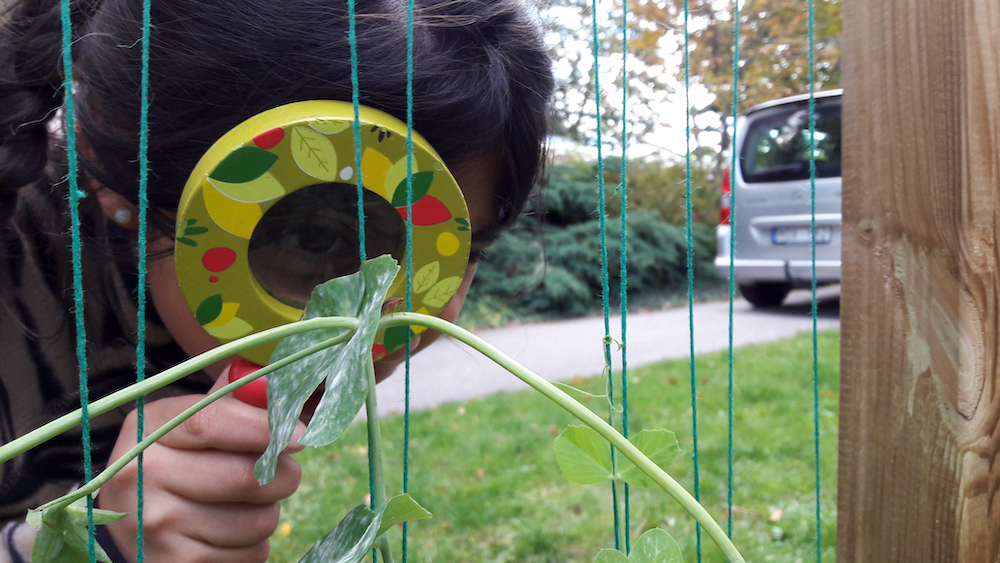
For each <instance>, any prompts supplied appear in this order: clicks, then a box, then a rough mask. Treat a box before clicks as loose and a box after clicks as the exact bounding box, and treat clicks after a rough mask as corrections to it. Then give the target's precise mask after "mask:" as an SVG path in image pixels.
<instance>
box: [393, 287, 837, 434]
mask: <svg viewBox="0 0 1000 563" xmlns="http://www.w3.org/2000/svg"><path fill="white" fill-rule="evenodd" d="M819 297H820V306H819V310H820V314H819V319H818V327H819V329H820V330H825V329H828V328H834V327H837V326H839V325H840V320H839V305H840V288H839V286H838V287H831V288H823V289H821V290H820V292H819ZM809 299H810V294H809V292H808V291H796V292H793V293H792V295H790V296H789V298H788V300H787V301H786V304H785V305H784V306H783V307H781V308H780V309H777V310H772V311H759V310H755V309H753V308H752V307H751V306H750V304H749V303H747V302H746V301H744V300H742V299H738V300H737V301H736V302H735V304H734V310H733V325H734V328H733V345H734V346H737V347H738V346H744V345H747V344H754V343H761V342H770V341H773V340H780V339H783V338H788V337H791V336H793V335H795V334H797V333H799V332H803V331H811V330H812V316H811V315H810V306H809ZM694 328H695V337H694V341H695V347H694V348H695V353H696V354H701V353H705V352H715V351H719V350H725V349H727V348H728V346H729V302H728V301H723V302H710V303H702V304H698V305H696V306H695V307H694ZM611 333H612V335H613V336H614V338H615V339H618V340H620V339H621V336H620V334H621V319H620V318H619V317H614V318H612V319H611ZM478 334H479V336H481V337H482V338H483V339H485V340H486V341H488V342H490V343H492V344H493V345H494V346H496V347H497V348H499V349H500V350H502V351H503V352H505V353H507V354H509V355H510V356H512V357H513V358H514V359H516V360H517V361H519V362H521V363H522V364H524V365H525V366H527V367H528V368H530V369H531V370H533V371H534V372H535V373H538V374H539V375H541V376H543V377H545V378H547V379H549V380H550V381H565V380H569V379H572V378H574V377H577V376H581V377H590V376H593V375H597V374H599V373H600V372H601V370H602V369H603V367H604V349H603V346H602V344H601V342H602V338H603V337H604V319H603V317H588V318H583V319H573V320H568V321H560V322H550V323H539V324H525V325H515V326H509V327H506V328H501V329H494V330H486V331H482V332H479V333H478ZM688 335H689V322H688V309H687V308H686V307H681V308H679V309H668V310H663V311H652V312H646V313H630V314H629V315H628V351H629V353H628V364H629V367H638V366H641V365H644V364H649V363H654V362H658V361H661V360H666V359H676V358H687V357H688V356H689V350H690V343H689V338H688ZM615 355H617V356H618V357H617V358H616V359H615V368H616V369H618V368H620V363H621V354H620V353H618V354H613V356H615ZM410 369H411V390H410V408H411V409H413V410H420V409H426V408H430V407H433V406H435V405H439V404H443V403H448V402H453V401H462V400H467V399H471V398H474V397H481V396H485V395H489V394H492V393H495V392H497V391H505V390H521V389H527V388H528V386H527V385H526V384H525V383H523V382H521V380H520V379H517V378H516V377H514V376H513V375H511V374H510V373H508V372H507V371H506V370H504V369H503V368H500V367H499V366H497V365H496V364H494V363H493V362H492V361H490V360H488V359H486V358H485V357H483V356H481V355H480V354H479V353H478V352H474V351H473V350H471V349H469V348H468V347H466V346H465V345H464V344H461V343H459V342H456V341H455V340H452V339H450V338H442V339H440V340H439V341H438V342H436V343H434V345H432V346H430V347H429V348H427V349H426V350H424V351H423V352H421V353H420V354H418V355H416V356H414V357H413V360H412V364H411V368H410ZM404 379H405V378H404V377H403V371H402V367H400V370H399V371H398V372H397V373H396V374H395V375H393V376H392V377H390V378H389V379H387V380H386V381H384V382H382V383H380V384H379V412H380V413H382V414H387V413H397V412H402V411H403V407H404V397H405V391H404Z"/></svg>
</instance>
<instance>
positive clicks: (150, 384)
mask: <svg viewBox="0 0 1000 563" xmlns="http://www.w3.org/2000/svg"><path fill="white" fill-rule="evenodd" d="M359 324H360V323H359V321H358V319H355V318H350V317H322V318H316V319H309V320H306V321H299V322H295V323H290V324H287V325H282V326H279V327H275V328H272V329H268V330H265V331H261V332H259V333H257V334H253V335H251V336H247V337H245V338H241V339H239V340H237V341H234V342H230V343H228V344H223V345H222V346H219V347H218V348H213V349H212V350H209V351H208V352H205V353H204V354H200V355H198V356H195V357H194V358H191V359H190V360H187V361H185V362H182V363H180V364H177V365H176V366H174V367H172V368H170V369H168V370H166V371H163V372H162V373H159V374H157V375H155V376H153V377H150V378H148V379H146V380H144V381H142V382H141V383H135V384H132V385H129V386H128V387H126V388H124V389H122V390H120V391H116V392H115V393H112V394H110V395H108V396H107V397H104V398H103V399H100V400H98V401H94V402H93V403H90V405H89V409H88V414H89V416H90V418H94V417H96V416H99V415H102V414H104V413H106V412H108V411H111V410H114V409H116V408H118V407H120V406H122V405H124V404H126V403H129V402H131V401H134V400H136V399H138V398H139V397H142V396H144V395H147V394H149V393H151V392H153V391H156V390H157V389H159V388H161V387H164V386H166V385H169V384H171V383H173V382H175V381H177V380H178V379H181V378H184V377H186V376H188V375H191V374H192V373H194V372H196V371H198V370H200V369H203V368H205V367H207V366H209V365H211V364H214V363H215V362H217V361H219V360H223V359H226V358H228V357H230V356H232V355H233V354H237V353H239V352H241V351H243V350H246V349H248V348H253V347H254V346H259V345H260V344H264V343H266V342H270V341H272V340H277V339H279V338H284V337H286V336H289V335H292V334H298V333H301V332H307V331H310V330H317V329H323V328H327V329H328V328H343V329H348V330H349V331H352V332H353V331H355V330H357V328H358V325H359ZM347 334H351V333H347ZM82 420H83V411H82V409H77V410H75V411H73V412H71V413H69V414H67V415H64V416H61V417H59V418H57V419H55V420H53V421H52V422H49V423H48V424H46V425H44V426H42V427H40V428H37V429H35V430H33V431H31V432H29V433H27V434H25V435H24V436H21V437H20V438H17V439H15V440H12V441H10V442H7V443H6V444H4V445H2V446H0V463H3V462H5V461H7V460H9V459H11V458H13V457H14V456H17V455H19V454H22V453H24V452H26V451H28V450H30V449H31V448H33V447H35V446H38V445H39V444H43V443H45V442H46V441H48V440H51V439H52V438H54V437H56V436H58V435H59V434H62V433H63V432H65V431H67V430H70V429H72V428H75V427H76V426H78V425H79V424H80V423H81V422H82Z"/></svg>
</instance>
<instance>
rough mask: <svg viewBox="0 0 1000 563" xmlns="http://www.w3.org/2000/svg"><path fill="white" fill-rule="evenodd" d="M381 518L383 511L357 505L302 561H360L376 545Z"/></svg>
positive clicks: (300, 561)
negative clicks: (379, 511)
mask: <svg viewBox="0 0 1000 563" xmlns="http://www.w3.org/2000/svg"><path fill="white" fill-rule="evenodd" d="M381 521H382V513H375V512H374V511H372V510H371V509H370V508H368V507H367V506H364V505H361V506H357V507H355V508H354V510H352V511H351V512H349V513H348V514H347V516H345V517H344V519H343V520H341V521H340V523H339V524H337V527H336V528H334V529H333V531H332V532H330V533H329V534H327V535H326V536H325V537H323V538H322V539H320V540H319V541H318V542H316V543H315V544H314V545H313V546H312V548H311V549H310V550H309V551H308V553H306V554H305V555H304V556H303V557H302V559H300V560H299V563H358V562H359V561H361V560H362V559H364V558H365V556H366V555H368V554H369V553H370V552H371V549H372V546H373V545H375V539H376V538H377V537H378V534H377V532H378V529H379V525H380V523H381Z"/></svg>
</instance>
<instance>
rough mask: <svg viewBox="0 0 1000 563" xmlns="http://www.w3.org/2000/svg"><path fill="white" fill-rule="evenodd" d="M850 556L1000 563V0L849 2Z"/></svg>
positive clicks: (845, 545) (844, 375) (844, 337)
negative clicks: (999, 370) (998, 243)
mask: <svg viewBox="0 0 1000 563" xmlns="http://www.w3.org/2000/svg"><path fill="white" fill-rule="evenodd" d="M843 39H844V87H845V95H844V191H843V194H844V196H843V214H844V221H843V244H844V250H843V284H842V297H841V323H842V324H841V327H842V329H841V330H842V332H841V411H840V413H841V415H840V418H841V426H840V461H839V463H840V469H839V484H838V540H837V554H838V560H839V561H842V562H878V563H882V562H896V561H899V562H907V563H914V562H927V563H948V562H953V561H957V562H962V563H973V562H975V563H978V562H984V563H997V562H1000V463H998V462H1000V457H998V456H1000V372H998V369H1000V364H998V336H1000V273H998V272H1000V252H998V248H997V232H998V228H1000V2H998V1H997V0H961V1H959V0H851V1H850V2H845V6H844V37H843Z"/></svg>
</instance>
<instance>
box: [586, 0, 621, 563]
mask: <svg viewBox="0 0 1000 563" xmlns="http://www.w3.org/2000/svg"><path fill="white" fill-rule="evenodd" d="M590 13H591V18H592V22H591V29H592V30H593V43H594V46H593V48H594V106H595V113H596V116H597V206H598V210H599V214H600V226H601V286H602V289H601V297H602V300H603V303H604V365H605V370H606V371H607V376H608V424H610V425H612V426H614V425H615V417H614V413H615V396H614V385H613V383H612V378H611V304H610V300H609V294H610V293H611V289H610V284H609V282H608V239H607V236H608V226H607V210H606V209H605V206H604V155H603V154H602V145H603V144H604V140H603V138H602V135H601V76H600V75H601V73H600V62H599V58H600V39H599V37H598V32H597V0H592V1H591V12H590ZM609 447H610V446H609ZM610 449H611V464H612V467H615V449H614V447H610ZM611 502H612V505H613V507H614V508H613V510H614V518H615V549H618V550H621V525H620V523H619V515H618V488H617V487H616V486H615V484H614V482H613V481H612V483H611Z"/></svg>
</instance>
